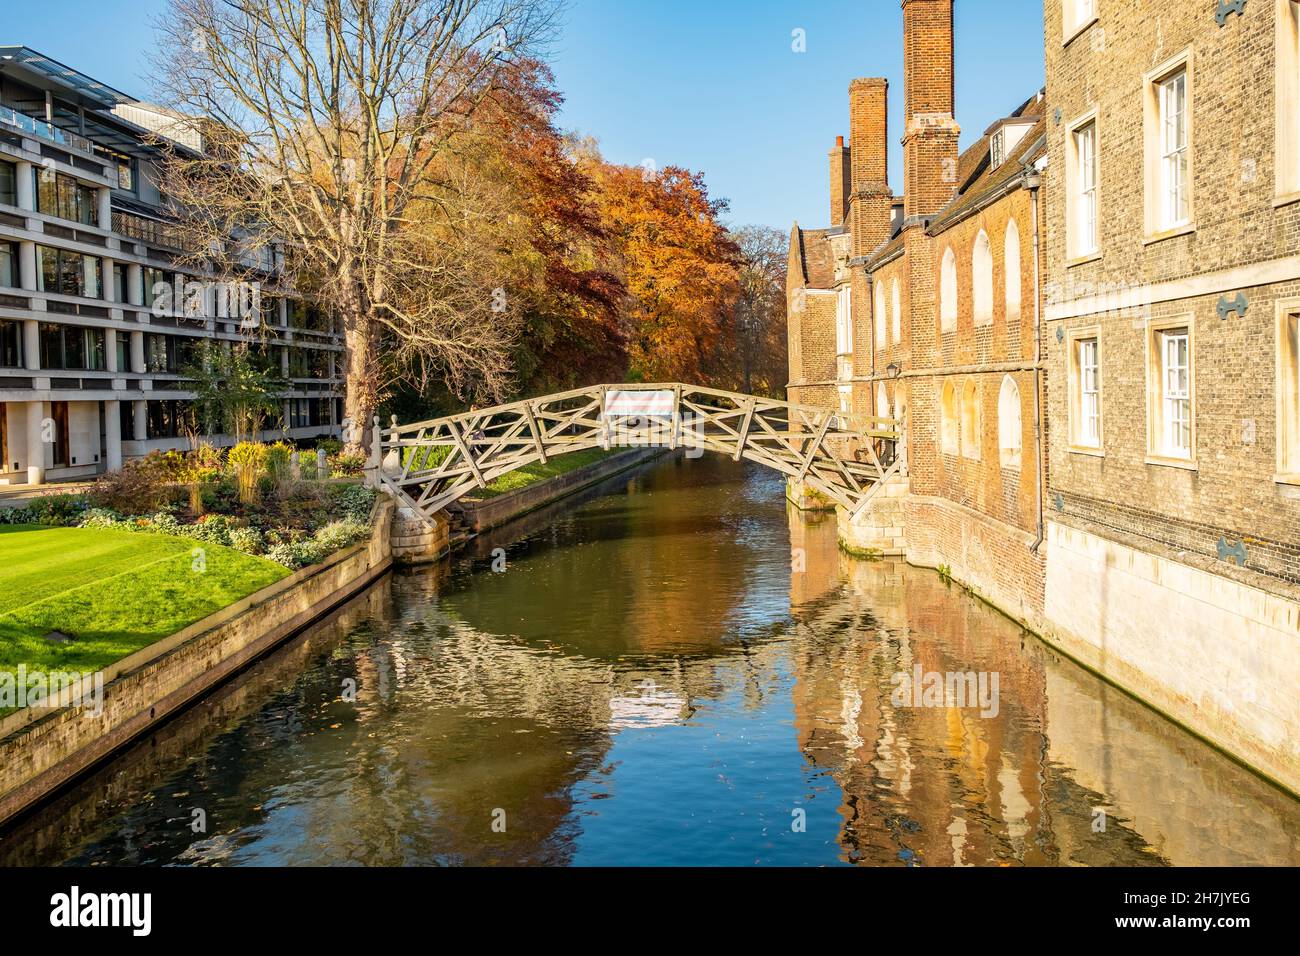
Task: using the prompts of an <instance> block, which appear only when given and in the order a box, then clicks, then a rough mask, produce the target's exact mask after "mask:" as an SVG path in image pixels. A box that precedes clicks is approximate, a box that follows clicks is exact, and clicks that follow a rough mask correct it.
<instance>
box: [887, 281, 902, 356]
mask: <svg viewBox="0 0 1300 956" xmlns="http://www.w3.org/2000/svg"><path fill="white" fill-rule="evenodd" d="M889 299H890V309H891V311H892V314H893V320H894V344H895V345H901V344H902V342H903V298H902V296H901V295H900V294H899V289H898V277H897V276H895V277H894V279H893V281H892V282H891V283H890V287H889Z"/></svg>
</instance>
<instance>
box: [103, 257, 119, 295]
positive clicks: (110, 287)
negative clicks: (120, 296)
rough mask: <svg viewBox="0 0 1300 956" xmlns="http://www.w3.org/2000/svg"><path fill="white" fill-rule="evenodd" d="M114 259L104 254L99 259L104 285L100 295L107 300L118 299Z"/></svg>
mask: <svg viewBox="0 0 1300 956" xmlns="http://www.w3.org/2000/svg"><path fill="white" fill-rule="evenodd" d="M113 265H114V263H113V260H112V259H110V258H109V257H108V256H104V257H103V258H102V259H100V260H99V271H100V274H101V275H102V276H103V285H102V288H101V289H100V295H101V296H102V297H103V299H104V301H105V302H116V301H117V282H116V281H115V280H114V277H113Z"/></svg>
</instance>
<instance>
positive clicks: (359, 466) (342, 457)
mask: <svg viewBox="0 0 1300 956" xmlns="http://www.w3.org/2000/svg"><path fill="white" fill-rule="evenodd" d="M329 470H330V477H331V478H360V477H361V476H362V475H363V474H364V473H365V470H366V456H365V455H362V454H360V453H358V454H355V455H346V454H343V453H342V452H340V453H339V454H337V455H333V456H331V457H330V459H329Z"/></svg>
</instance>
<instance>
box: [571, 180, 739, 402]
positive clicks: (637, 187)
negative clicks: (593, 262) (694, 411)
mask: <svg viewBox="0 0 1300 956" xmlns="http://www.w3.org/2000/svg"><path fill="white" fill-rule="evenodd" d="M593 178H595V179H596V180H597V182H598V183H599V187H600V188H599V194H598V201H599V203H600V206H601V210H602V212H603V216H604V221H605V226H606V228H607V229H608V230H609V232H610V233H611V236H612V239H613V242H614V244H615V246H616V248H617V249H618V252H619V255H620V259H621V262H622V275H623V280H624V282H625V283H626V285H627V291H628V296H629V301H628V307H627V310H626V313H625V317H624V322H625V327H626V328H627V336H628V360H629V372H630V375H631V377H632V378H633V379H640V380H643V381H684V382H701V383H706V382H708V381H709V375H710V371H711V369H710V365H711V357H712V356H714V355H715V354H716V352H717V348H718V345H719V338H720V336H721V334H722V331H723V327H724V324H725V322H726V319H727V314H728V309H729V307H730V304H731V303H732V301H734V299H735V297H736V294H737V289H738V285H737V277H738V262H737V258H738V250H737V249H736V246H735V244H734V243H733V242H732V241H731V238H730V237H729V236H728V234H727V232H726V230H725V229H724V228H723V226H722V224H721V223H720V222H719V221H718V216H719V215H720V214H721V213H722V212H723V211H724V210H725V208H726V204H725V203H723V202H721V201H719V200H711V199H710V198H709V194H708V187H707V186H705V184H704V176H703V174H702V173H692V172H690V171H689V170H686V169H682V168H680V167H676V166H670V167H667V168H666V169H664V170H662V171H660V172H658V173H653V172H649V171H647V170H644V169H641V168H637V167H627V166H613V165H610V164H608V163H600V164H599V165H597V166H596V167H595V169H594V170H593Z"/></svg>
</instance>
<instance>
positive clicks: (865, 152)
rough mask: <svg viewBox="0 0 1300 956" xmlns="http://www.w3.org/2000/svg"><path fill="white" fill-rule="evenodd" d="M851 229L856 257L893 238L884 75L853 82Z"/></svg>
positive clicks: (851, 86)
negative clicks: (891, 232) (891, 231)
mask: <svg viewBox="0 0 1300 956" xmlns="http://www.w3.org/2000/svg"><path fill="white" fill-rule="evenodd" d="M849 159H850V165H851V167H852V173H851V175H850V186H851V191H850V193H849V229H850V230H851V231H852V233H853V255H854V257H855V258H856V257H860V256H865V255H868V254H869V253H871V252H872V251H873V250H874V249H875V248H876V247H877V246H879V245H880V244H881V243H883V242H886V241H887V240H888V239H889V232H890V210H889V205H890V200H891V198H892V196H891V194H890V191H889V81H888V80H885V79H882V78H880V77H872V78H866V79H856V80H854V81H853V82H852V83H850V84H849Z"/></svg>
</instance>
